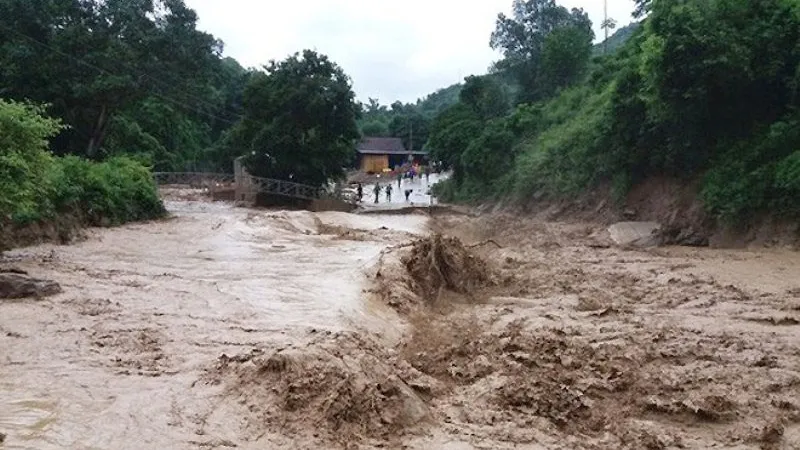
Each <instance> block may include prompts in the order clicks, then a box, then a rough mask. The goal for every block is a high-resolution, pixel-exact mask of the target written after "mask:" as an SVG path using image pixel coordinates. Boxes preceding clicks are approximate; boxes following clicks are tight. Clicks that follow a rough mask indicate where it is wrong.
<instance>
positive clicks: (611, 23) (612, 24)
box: [600, 0, 617, 55]
mask: <svg viewBox="0 0 800 450" xmlns="http://www.w3.org/2000/svg"><path fill="white" fill-rule="evenodd" d="M600 26H601V27H602V28H603V30H605V32H606V33H605V36H606V39H605V40H604V41H603V54H604V55H607V54H608V30H613V29H614V28H616V27H617V21H616V20H614V19H609V18H608V0H603V23H602V24H601V25H600Z"/></svg>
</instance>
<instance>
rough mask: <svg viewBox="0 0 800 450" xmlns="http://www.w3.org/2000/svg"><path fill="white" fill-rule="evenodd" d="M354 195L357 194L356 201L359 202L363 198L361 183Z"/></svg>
mask: <svg viewBox="0 0 800 450" xmlns="http://www.w3.org/2000/svg"><path fill="white" fill-rule="evenodd" d="M356 193H357V194H358V201H359V202H360V201H361V199H363V198H364V186H362V185H361V183H358V187H357V188H356Z"/></svg>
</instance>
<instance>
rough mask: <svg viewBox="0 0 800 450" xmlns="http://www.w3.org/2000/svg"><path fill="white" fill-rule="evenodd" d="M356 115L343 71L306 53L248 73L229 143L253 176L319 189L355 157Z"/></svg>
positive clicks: (308, 52) (322, 56)
mask: <svg viewBox="0 0 800 450" xmlns="http://www.w3.org/2000/svg"><path fill="white" fill-rule="evenodd" d="M356 114H357V106H356V103H355V100H354V94H353V91H352V89H351V86H350V80H349V79H348V78H347V76H346V75H345V74H344V72H343V71H342V69H341V68H339V67H338V66H337V65H336V64H334V63H332V62H331V61H330V60H329V59H328V58H327V57H325V56H324V55H319V54H317V53H315V52H313V51H310V50H306V51H304V52H303V53H302V55H300V54H295V55H293V56H291V57H289V58H287V59H286V60H284V61H281V62H275V61H273V62H271V63H270V64H269V65H268V66H266V67H265V72H258V73H255V74H253V75H252V78H251V79H250V82H249V83H248V85H247V87H246V88H245V92H244V117H243V118H242V120H241V121H240V122H239V123H238V124H237V125H236V127H234V129H233V130H232V131H231V135H230V139H229V140H230V144H229V145H232V146H233V147H234V148H237V149H241V150H243V152H244V154H245V164H246V166H247V167H248V169H249V171H250V173H252V174H253V175H256V176H263V177H269V178H278V179H284V180H295V181H299V182H302V183H306V184H312V185H323V184H324V183H325V182H327V181H328V180H330V179H335V178H338V177H341V175H343V168H344V166H345V164H346V163H348V162H349V161H350V160H351V159H352V157H353V156H354V153H355V152H354V148H355V147H354V145H355V141H356V140H357V138H358V137H359V133H358V128H357V125H356Z"/></svg>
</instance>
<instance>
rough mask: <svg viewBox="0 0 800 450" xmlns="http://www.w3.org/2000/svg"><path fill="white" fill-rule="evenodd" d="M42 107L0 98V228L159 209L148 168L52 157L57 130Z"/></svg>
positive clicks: (150, 213) (120, 160)
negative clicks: (65, 215) (50, 143)
mask: <svg viewBox="0 0 800 450" xmlns="http://www.w3.org/2000/svg"><path fill="white" fill-rule="evenodd" d="M61 128H62V126H61V124H60V122H59V121H58V120H55V119H50V118H48V117H46V116H45V112H44V107H43V106H37V105H31V104H27V103H18V102H13V101H4V100H0V192H2V195H0V226H2V225H3V224H8V223H14V224H17V225H24V224H27V223H30V222H35V221H39V220H46V219H51V218H53V217H54V215H55V214H57V213H72V214H79V215H81V216H83V217H84V218H85V219H87V220H88V222H89V224H91V225H101V224H121V223H124V222H128V221H132V220H143V219H150V218H155V217H159V216H161V215H163V214H164V213H165V210H164V206H163V204H162V203H161V200H160V199H159V197H158V191H157V188H156V185H155V183H154V181H153V178H152V175H151V173H150V170H149V169H148V168H147V167H145V166H144V165H142V164H140V163H139V162H136V161H135V160H133V159H130V158H127V157H115V158H111V159H109V160H107V161H105V162H102V163H94V162H90V161H87V160H84V159H82V158H78V157H76V156H66V157H62V158H56V157H53V156H52V155H51V154H50V152H49V151H48V150H47V148H48V139H49V138H51V137H53V136H54V135H55V134H57V133H58V132H59V130H61Z"/></svg>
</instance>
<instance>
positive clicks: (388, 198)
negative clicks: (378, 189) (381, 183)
mask: <svg viewBox="0 0 800 450" xmlns="http://www.w3.org/2000/svg"><path fill="white" fill-rule="evenodd" d="M386 201H387V202H389V203H391V202H392V185H391V184H387V185H386Z"/></svg>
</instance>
